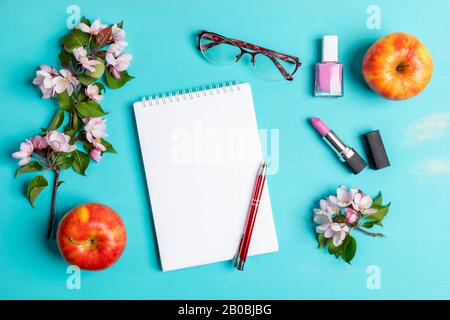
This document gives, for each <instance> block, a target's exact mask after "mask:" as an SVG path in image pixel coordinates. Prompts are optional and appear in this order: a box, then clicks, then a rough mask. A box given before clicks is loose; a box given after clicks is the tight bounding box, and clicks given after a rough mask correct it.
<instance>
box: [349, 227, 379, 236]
mask: <svg viewBox="0 0 450 320" xmlns="http://www.w3.org/2000/svg"><path fill="white" fill-rule="evenodd" d="M355 229H356V230H358V231H361V232H362V233H365V234H367V235H368V236H371V237H384V234H382V233H373V232H369V231H367V230H364V229H361V228H360V227H355Z"/></svg>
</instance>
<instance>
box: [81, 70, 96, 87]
mask: <svg viewBox="0 0 450 320" xmlns="http://www.w3.org/2000/svg"><path fill="white" fill-rule="evenodd" d="M77 77H78V80H79V81H80V82H81V84H84V85H85V86H88V85H90V84H93V83H94V82H95V81H96V80H97V79H96V78H92V77H90V76H88V75H85V74H83V73H81V74H79V75H78V76H77Z"/></svg>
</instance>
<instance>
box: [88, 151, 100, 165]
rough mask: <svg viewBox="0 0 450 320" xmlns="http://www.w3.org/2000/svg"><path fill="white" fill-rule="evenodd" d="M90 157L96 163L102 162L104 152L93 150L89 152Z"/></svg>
mask: <svg viewBox="0 0 450 320" xmlns="http://www.w3.org/2000/svg"><path fill="white" fill-rule="evenodd" d="M89 157H90V158H91V159H92V160H94V161H95V162H100V160H102V152H101V150H99V149H97V148H95V149H92V150H91V152H89Z"/></svg>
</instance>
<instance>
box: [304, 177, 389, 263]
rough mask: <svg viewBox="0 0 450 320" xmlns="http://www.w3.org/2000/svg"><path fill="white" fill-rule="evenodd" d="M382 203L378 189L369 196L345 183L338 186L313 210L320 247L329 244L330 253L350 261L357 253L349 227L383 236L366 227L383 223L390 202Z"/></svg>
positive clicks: (368, 233) (372, 235)
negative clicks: (334, 191) (373, 197)
mask: <svg viewBox="0 0 450 320" xmlns="http://www.w3.org/2000/svg"><path fill="white" fill-rule="evenodd" d="M382 202H383V197H382V194H381V192H380V194H379V195H378V197H376V198H375V199H372V197H371V196H369V195H367V194H365V193H363V192H362V191H361V190H359V189H356V188H353V189H348V188H347V187H346V186H340V187H339V188H338V189H337V190H336V195H330V196H328V197H327V198H326V199H322V200H320V202H319V208H315V209H313V212H314V222H315V223H316V224H317V226H316V233H317V241H318V244H319V248H323V247H325V246H328V253H329V254H333V255H335V257H336V258H339V257H341V258H342V259H343V260H344V261H345V262H347V263H350V261H351V260H352V259H353V258H354V256H355V254H356V240H355V238H353V237H352V236H351V235H350V232H351V230H352V229H355V230H358V231H360V232H362V233H364V234H366V235H368V236H371V237H384V234H382V233H373V232H370V231H367V230H366V229H370V228H372V227H374V226H383V224H382V221H383V219H384V218H385V216H386V215H387V213H388V211H389V206H390V204H387V205H383V204H382Z"/></svg>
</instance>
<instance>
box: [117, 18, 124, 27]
mask: <svg viewBox="0 0 450 320" xmlns="http://www.w3.org/2000/svg"><path fill="white" fill-rule="evenodd" d="M117 27H119V28H120V29H123V20H122V21H120V22H119V23H118V24H117Z"/></svg>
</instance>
